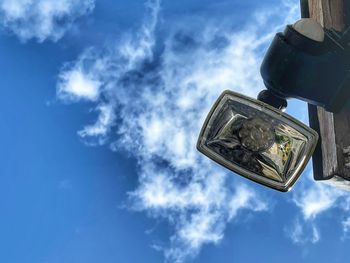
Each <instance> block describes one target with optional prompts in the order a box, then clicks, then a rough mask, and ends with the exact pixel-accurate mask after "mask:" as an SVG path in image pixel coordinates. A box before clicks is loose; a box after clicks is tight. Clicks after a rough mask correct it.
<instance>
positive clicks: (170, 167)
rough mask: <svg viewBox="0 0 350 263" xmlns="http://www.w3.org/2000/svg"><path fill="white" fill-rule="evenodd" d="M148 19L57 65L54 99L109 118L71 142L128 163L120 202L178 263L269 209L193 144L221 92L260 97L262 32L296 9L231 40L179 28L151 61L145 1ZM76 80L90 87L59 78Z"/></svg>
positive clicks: (154, 11)
mask: <svg viewBox="0 0 350 263" xmlns="http://www.w3.org/2000/svg"><path fill="white" fill-rule="evenodd" d="M147 9H148V18H147V19H146V21H145V23H144V25H143V26H142V27H141V29H140V31H139V32H134V33H133V34H132V35H127V36H125V38H124V40H122V41H120V42H118V43H116V45H115V46H114V47H112V48H110V49H108V50H103V51H97V50H88V51H87V52H84V53H83V54H82V55H81V56H80V58H79V59H78V60H77V61H76V62H74V63H70V64H67V65H65V66H64V68H63V70H62V72H61V73H60V76H59V82H58V86H57V90H58V95H59V97H60V98H61V99H62V100H64V101H68V102H72V101H78V100H81V99H85V100H89V101H93V102H95V103H96V105H97V106H96V107H98V108H101V107H102V106H103V107H109V108H108V111H107V112H109V114H106V112H104V111H101V114H100V116H99V118H98V120H97V122H96V125H94V126H87V127H86V128H85V129H84V130H83V131H81V132H79V134H80V135H81V136H82V137H84V138H85V139H87V138H88V137H89V138H90V139H93V138H96V139H97V142H99V143H107V142H108V143H109V145H110V147H111V148H112V149H113V150H120V149H121V150H127V151H128V152H129V153H130V154H132V155H134V156H135V157H136V158H137V160H138V166H139V171H138V173H139V186H138V187H137V189H135V191H133V192H131V193H129V196H130V201H131V204H132V208H133V209H136V210H138V211H146V212H147V213H148V214H149V215H150V216H151V217H156V218H162V219H165V220H167V221H168V222H169V223H170V224H171V225H172V226H173V229H174V231H173V234H172V236H171V237H170V246H168V247H162V248H161V249H162V250H163V251H164V253H165V255H166V257H167V259H168V260H169V262H183V261H185V260H186V259H187V258H188V257H192V256H194V255H196V254H197V253H198V252H199V251H200V249H201V247H202V246H203V245H204V244H207V243H214V244H216V243H218V242H220V240H222V238H223V236H224V230H225V227H226V225H227V223H229V222H231V221H232V220H233V219H236V218H239V215H240V213H239V211H244V210H245V211H246V212H248V211H250V212H260V211H265V210H267V209H268V205H267V204H266V203H265V202H264V201H262V200H261V198H260V196H259V194H258V193H256V192H255V191H254V190H252V189H251V188H249V187H247V186H244V185H241V184H237V182H236V180H235V178H234V177H232V176H228V175H227V174H226V172H225V171H223V169H221V168H219V167H218V166H217V165H215V164H213V163H212V162H211V161H209V160H208V159H207V158H205V157H203V156H202V155H201V154H199V153H198V152H197V150H196V140H197V136H198V133H199V130H200V127H201V125H202V123H203V120H204V118H205V115H206V114H207V113H208V111H209V108H210V107H211V105H212V104H213V102H214V101H215V100H216V98H217V97H218V95H219V94H220V93H221V92H222V91H223V90H226V89H232V90H235V91H238V92H242V93H245V94H248V95H252V96H255V95H256V94H257V92H258V91H259V90H261V89H262V88H263V84H262V81H261V78H260V74H259V65H260V62H261V59H262V55H263V54H262V53H263V50H264V48H266V46H267V45H268V43H269V41H270V39H271V37H272V36H273V35H272V34H271V32H275V31H276V28H277V27H278V26H279V25H283V24H285V23H287V21H286V20H285V17H288V18H291V17H294V16H295V15H294V14H295V13H294V12H295V11H296V8H294V7H293V8H289V9H284V10H286V11H285V12H284V11H282V12H281V10H276V12H272V13H266V12H263V13H259V14H258V15H255V16H252V18H251V19H250V20H252V21H251V22H250V23H249V24H247V25H246V26H242V30H241V31H239V32H233V31H232V30H230V29H228V28H226V27H223V28H214V27H206V28H205V29H203V30H202V31H196V34H193V32H192V31H191V28H189V27H188V25H185V26H181V25H178V26H174V27H172V28H167V32H168V36H167V37H166V41H165V43H164V46H162V44H160V46H162V52H161V54H160V55H156V54H157V53H154V50H158V48H159V46H158V45H157V44H159V43H157V42H156V38H155V36H154V30H155V28H156V25H157V20H158V12H159V10H160V3H159V1H157V0H153V1H149V2H148V5H147ZM277 11H278V12H277ZM289 11H290V12H292V14H293V15H291V14H290V13H288V12H289ZM200 23H203V21H200ZM75 74H82V75H83V76H81V79H83V80H84V81H85V80H89V81H87V83H91V81H92V82H93V83H98V84H96V85H90V84H83V85H81V84H79V85H77V87H75V85H76V81H71V78H70V77H67V76H72V75H73V76H74V75H75ZM82 82H83V81H79V83H82ZM92 86H93V87H96V88H91V87H92ZM84 87H86V90H84ZM92 90H93V91H95V90H96V92H91V91H92ZM82 94H83V95H82ZM86 94H88V95H86ZM91 94H92V95H91ZM116 119H118V123H115V120H116ZM115 133H116V136H113V135H115ZM101 136H102V138H103V140H101ZM106 136H110V139H109V140H108V139H107V138H106ZM234 182H235V183H234ZM154 247H156V248H157V250H160V246H159V245H155V246H154Z"/></svg>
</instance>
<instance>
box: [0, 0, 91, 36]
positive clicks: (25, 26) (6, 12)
mask: <svg viewBox="0 0 350 263" xmlns="http://www.w3.org/2000/svg"><path fill="white" fill-rule="evenodd" d="M94 2H95V1H94V0H1V1H0V24H1V25H2V27H3V28H5V29H6V30H8V31H10V32H12V33H14V34H16V35H17V36H18V37H19V38H20V39H21V40H23V41H26V40H29V39H36V40H37V41H39V42H42V41H44V40H46V39H51V40H53V41H57V40H58V39H60V38H61V37H62V36H63V35H64V33H65V32H66V31H67V30H68V29H69V28H70V27H71V25H72V23H73V22H74V21H75V20H76V19H77V18H79V17H81V16H83V15H86V14H89V13H90V12H91V11H92V10H93V9H94Z"/></svg>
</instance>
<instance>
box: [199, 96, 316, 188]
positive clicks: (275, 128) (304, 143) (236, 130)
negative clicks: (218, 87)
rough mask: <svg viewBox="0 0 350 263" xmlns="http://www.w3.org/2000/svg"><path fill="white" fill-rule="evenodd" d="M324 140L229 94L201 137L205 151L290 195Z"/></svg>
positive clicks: (257, 103) (269, 109)
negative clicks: (318, 144) (321, 140)
mask: <svg viewBox="0 0 350 263" xmlns="http://www.w3.org/2000/svg"><path fill="white" fill-rule="evenodd" d="M317 139H318V135H317V133H316V132H315V131H313V130H312V129H310V128H309V127H307V126H306V125H304V124H302V123H301V122H299V121H298V120H296V119H294V118H292V117H291V116H289V115H287V114H284V113H282V112H280V111H278V110H277V109H275V108H273V107H271V106H269V105H267V104H265V103H263V102H260V101H257V100H254V99H251V98H248V97H245V96H243V95H240V94H237V93H234V92H231V91H225V92H224V93H223V94H222V95H221V96H220V98H219V100H218V101H217V102H216V103H215V105H214V107H213V109H212V110H211V112H210V113H209V116H208V118H207V120H206V122H205V124H204V126H203V129H202V131H201V134H200V137H199V140H198V145H197V148H198V149H199V151H201V152H202V153H204V154H205V155H207V156H208V157H210V158H211V159H213V160H214V161H216V162H218V163H220V164H221V165H224V166H225V167H227V168H228V169H230V170H232V171H234V172H237V173H238V174H240V175H243V176H245V177H247V178H249V179H251V180H254V181H256V182H258V183H261V184H264V185H266V186H269V187H272V188H274V189H277V190H280V191H288V190H289V189H290V187H291V186H292V185H293V184H294V182H295V181H296V180H297V178H298V177H299V175H300V174H301V172H302V171H303V169H304V167H305V165H306V164H307V162H308V160H309V159H310V157H311V155H312V153H313V151H314V149H315V146H316V143H317Z"/></svg>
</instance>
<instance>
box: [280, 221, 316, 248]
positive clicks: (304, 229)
mask: <svg viewBox="0 0 350 263" xmlns="http://www.w3.org/2000/svg"><path fill="white" fill-rule="evenodd" d="M285 231H286V233H287V235H288V236H289V237H290V239H291V240H292V242H293V243H295V244H299V245H304V244H305V243H312V244H315V243H317V242H318V241H319V240H320V238H321V237H320V232H319V230H318V228H317V227H316V225H315V224H313V223H309V224H305V223H304V222H301V221H300V219H296V220H295V222H294V223H293V224H292V225H291V227H289V228H288V227H287V228H286V229H285Z"/></svg>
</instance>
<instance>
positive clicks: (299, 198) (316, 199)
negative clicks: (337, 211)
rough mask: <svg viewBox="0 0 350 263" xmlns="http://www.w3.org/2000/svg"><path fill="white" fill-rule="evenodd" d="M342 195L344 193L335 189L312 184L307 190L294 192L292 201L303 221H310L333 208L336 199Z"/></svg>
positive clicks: (320, 184)
mask: <svg viewBox="0 0 350 263" xmlns="http://www.w3.org/2000/svg"><path fill="white" fill-rule="evenodd" d="M344 195H345V192H343V191H341V190H338V189H337V188H334V187H331V186H328V185H325V184H322V183H313V184H312V185H311V186H310V187H308V189H303V190H302V191H295V195H294V197H293V201H294V202H295V204H296V205H297V206H298V207H299V208H300V209H301V212H302V214H303V217H304V219H305V220H312V219H315V218H316V217H317V216H318V215H320V214H321V213H323V212H325V211H327V210H329V209H330V208H333V207H335V205H336V202H337V201H338V199H339V198H340V197H343V196H344Z"/></svg>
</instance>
